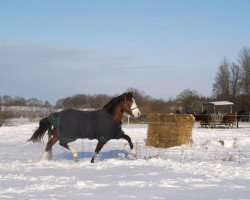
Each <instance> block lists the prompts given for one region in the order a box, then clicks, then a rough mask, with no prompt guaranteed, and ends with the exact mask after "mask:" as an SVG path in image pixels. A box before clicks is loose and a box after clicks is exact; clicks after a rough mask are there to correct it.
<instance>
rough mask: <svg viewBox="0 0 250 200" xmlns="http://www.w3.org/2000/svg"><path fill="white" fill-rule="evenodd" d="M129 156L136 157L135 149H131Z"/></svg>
mask: <svg viewBox="0 0 250 200" xmlns="http://www.w3.org/2000/svg"><path fill="white" fill-rule="evenodd" d="M131 155H132V156H134V157H136V156H137V152H136V150H135V149H131Z"/></svg>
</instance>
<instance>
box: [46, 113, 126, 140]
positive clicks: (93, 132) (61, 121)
mask: <svg viewBox="0 0 250 200" xmlns="http://www.w3.org/2000/svg"><path fill="white" fill-rule="evenodd" d="M48 119H49V121H50V123H51V124H52V126H53V127H54V128H56V129H57V130H58V136H59V143H60V144H67V143H69V142H73V141H75V140H76V139H78V138H82V139H84V138H88V139H91V140H92V139H97V140H98V141H100V142H102V143H106V142H108V141H109V140H110V139H120V138H121V137H122V134H123V133H124V132H123V131H122V129H121V123H118V122H116V121H114V120H113V119H112V117H111V116H110V114H109V113H108V112H107V111H106V110H104V109H102V110H96V111H81V110H75V109H65V110H62V111H60V112H56V113H52V114H50V115H49V116H48Z"/></svg>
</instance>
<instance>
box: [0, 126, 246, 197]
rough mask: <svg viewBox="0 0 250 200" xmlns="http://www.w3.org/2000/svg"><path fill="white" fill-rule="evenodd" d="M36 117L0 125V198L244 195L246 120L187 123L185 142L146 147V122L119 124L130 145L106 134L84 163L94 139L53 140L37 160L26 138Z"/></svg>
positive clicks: (38, 150) (39, 147)
mask: <svg viewBox="0 0 250 200" xmlns="http://www.w3.org/2000/svg"><path fill="white" fill-rule="evenodd" d="M37 126H38V123H37V122H36V123H35V122H33V123H25V124H22V125H20V124H18V125H16V126H9V127H6V126H3V127H0V199H51V200H52V199H53V200H54V199H77V200H78V199H95V200H96V199H109V200H115V199H152V200H155V199H178V200H179V199H205V200H206V199H250V187H249V185H250V162H249V161H250V124H249V123H246V124H242V126H241V128H239V129H237V128H231V129H223V128H221V129H205V128H204V129H202V128H198V127H197V126H196V127H195V128H194V129H193V144H192V145H183V146H180V147H173V148H169V149H156V148H153V147H146V146H145V141H146V135H147V125H123V130H124V131H125V132H126V133H127V134H128V135H130V136H131V138H132V141H133V142H134V144H135V146H136V150H137V158H134V157H133V156H131V155H130V149H129V145H127V144H126V141H123V140H113V141H110V142H109V143H107V145H106V146H105V147H104V148H103V150H102V151H101V155H100V156H99V159H98V162H97V163H94V164H92V163H90V159H91V156H92V155H93V151H94V149H95V145H96V140H93V141H91V140H77V141H76V142H74V143H71V145H72V147H74V148H76V149H77V151H78V156H79V162H74V160H73V156H72V154H71V153H70V152H69V151H68V150H66V149H64V148H63V147H60V146H59V145H58V144H56V145H55V146H54V149H53V160H52V161H43V162H38V161H39V159H40V157H41V155H42V153H43V152H44V148H45V144H46V138H45V141H44V143H42V144H32V143H27V142H26V141H27V139H29V137H30V136H31V135H32V133H33V131H34V130H35V129H36V128H37Z"/></svg>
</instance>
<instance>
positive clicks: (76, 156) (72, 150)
mask: <svg viewBox="0 0 250 200" xmlns="http://www.w3.org/2000/svg"><path fill="white" fill-rule="evenodd" d="M60 145H61V146H62V147H64V148H66V149H68V150H70V151H71V153H72V155H73V158H74V160H75V161H76V162H77V161H78V155H77V151H76V150H75V149H74V148H73V147H71V146H69V145H68V144H60Z"/></svg>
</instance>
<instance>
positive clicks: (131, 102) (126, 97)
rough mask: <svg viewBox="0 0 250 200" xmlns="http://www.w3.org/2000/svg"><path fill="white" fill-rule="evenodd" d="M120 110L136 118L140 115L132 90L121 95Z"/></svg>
mask: <svg viewBox="0 0 250 200" xmlns="http://www.w3.org/2000/svg"><path fill="white" fill-rule="evenodd" d="M121 102H122V106H123V108H122V110H123V112H126V113H128V114H131V115H132V116H133V117H135V118H138V117H140V115H141V112H140V110H139V108H138V107H137V104H136V102H135V99H134V97H133V93H132V92H128V93H124V94H122V95H121Z"/></svg>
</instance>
